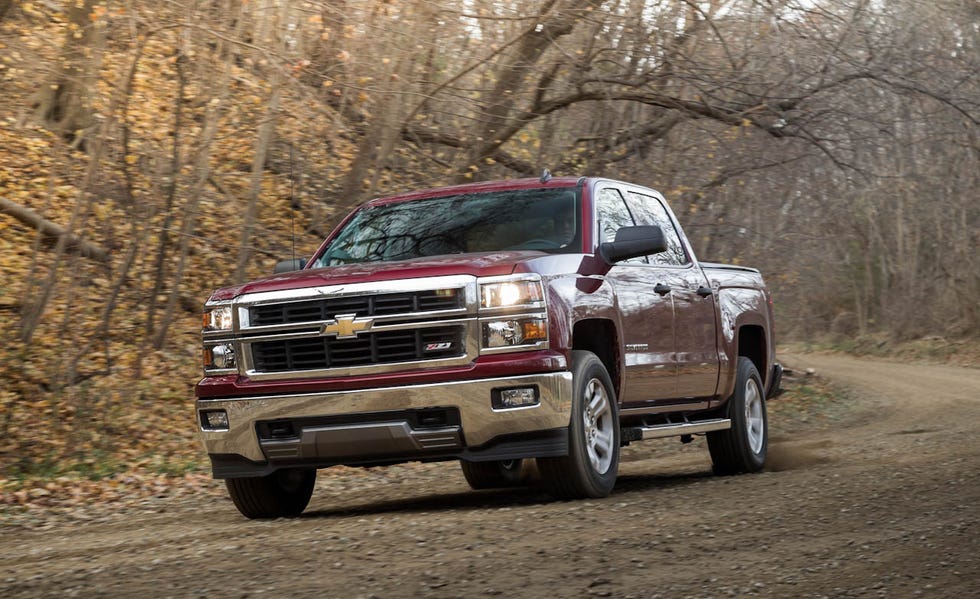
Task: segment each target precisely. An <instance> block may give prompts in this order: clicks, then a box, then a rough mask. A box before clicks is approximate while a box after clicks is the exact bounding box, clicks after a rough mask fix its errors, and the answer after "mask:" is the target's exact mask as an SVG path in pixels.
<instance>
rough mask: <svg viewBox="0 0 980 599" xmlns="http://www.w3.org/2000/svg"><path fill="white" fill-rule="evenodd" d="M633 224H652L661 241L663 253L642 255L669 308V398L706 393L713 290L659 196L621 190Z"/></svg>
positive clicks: (714, 367) (711, 377)
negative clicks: (664, 288)
mask: <svg viewBox="0 0 980 599" xmlns="http://www.w3.org/2000/svg"><path fill="white" fill-rule="evenodd" d="M627 197H628V200H629V207H630V211H631V212H632V215H633V217H634V219H635V220H636V222H637V224H640V225H657V226H659V227H660V228H661V229H662V230H663V232H664V237H665V238H666V240H667V251H666V252H662V253H660V254H654V255H651V256H647V259H648V261H649V262H650V264H651V267H652V268H655V269H656V277H655V278H657V279H658V280H660V279H663V280H664V281H668V283H667V284H668V285H669V286H670V298H671V301H672V303H673V308H674V354H673V362H674V363H675V365H676V367H677V375H676V386H675V395H674V397H675V398H678V399H682V398H695V397H709V396H712V395H714V394H715V388H716V386H717V384H718V347H717V337H716V335H715V305H714V293H713V291H712V290H711V288H710V284H709V283H708V279H707V277H705V275H704V272H703V271H702V270H701V267H700V266H698V265H697V264H696V263H695V261H694V260H693V258H692V257H691V256H690V255H689V252H688V251H687V250H686V249H685V245H684V243H683V242H682V241H681V237H680V233H679V232H678V227H677V224H676V223H675V222H674V220H673V219H672V218H671V215H670V212H669V211H668V209H667V206H666V204H665V203H664V202H663V200H662V199H661V198H658V197H656V196H654V195H653V194H650V193H643V192H642V191H638V190H633V189H630V190H628V191H627Z"/></svg>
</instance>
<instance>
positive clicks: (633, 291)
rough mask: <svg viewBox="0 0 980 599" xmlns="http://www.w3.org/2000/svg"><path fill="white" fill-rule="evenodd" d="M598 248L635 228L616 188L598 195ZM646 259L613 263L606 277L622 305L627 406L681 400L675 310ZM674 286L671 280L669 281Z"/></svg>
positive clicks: (623, 395)
mask: <svg viewBox="0 0 980 599" xmlns="http://www.w3.org/2000/svg"><path fill="white" fill-rule="evenodd" d="M595 206H596V217H597V218H598V228H597V229H596V230H597V231H598V232H599V239H598V240H597V242H598V243H602V242H604V241H613V240H614V239H615V237H616V231H618V230H619V229H620V228H622V227H630V226H633V225H634V224H635V223H634V221H633V218H632V216H631V215H630V213H629V209H628V208H627V207H626V202H625V199H624V197H623V194H622V193H621V192H620V190H619V189H617V188H616V187H613V186H606V187H600V188H599V189H598V190H597V193H596V201H595ZM651 274H652V272H651V268H650V265H649V263H648V262H647V260H646V258H645V257H641V258H635V259H631V260H624V261H623V262H619V263H617V264H614V265H613V266H612V268H610V270H609V272H608V273H607V274H606V280H608V281H609V282H610V283H611V284H612V286H613V288H614V289H615V290H616V297H617V299H618V301H619V311H620V314H621V319H622V329H621V330H622V334H623V343H624V348H623V351H624V354H623V357H624V362H625V365H626V372H625V373H624V377H623V385H622V391H621V395H622V397H620V398H619V399H620V401H621V402H622V403H623V404H624V407H637V406H639V405H641V404H643V403H644V402H648V401H652V400H660V399H669V398H672V397H676V388H675V376H676V368H675V364H674V308H673V301H672V298H671V294H670V293H657V292H656V291H655V290H654V287H655V286H656V285H657V283H656V282H653V281H652V279H651ZM664 284H665V285H667V286H669V284H670V281H666V280H665V281H664Z"/></svg>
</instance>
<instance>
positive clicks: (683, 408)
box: [619, 401, 711, 416]
mask: <svg viewBox="0 0 980 599" xmlns="http://www.w3.org/2000/svg"><path fill="white" fill-rule="evenodd" d="M710 406H711V402H709V401H699V402H692V403H672V404H660V405H655V406H644V407H642V408H619V415H620V416H637V415H639V414H663V413H665V412H691V411H695V410H707V409H708V408H709V407H710Z"/></svg>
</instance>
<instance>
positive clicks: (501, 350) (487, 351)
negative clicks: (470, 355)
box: [477, 312, 551, 356]
mask: <svg viewBox="0 0 980 599" xmlns="http://www.w3.org/2000/svg"><path fill="white" fill-rule="evenodd" d="M531 318H534V319H537V320H543V321H545V323H546V325H548V324H550V323H549V322H548V313H547V312H533V313H530V314H524V313H520V314H497V315H494V316H481V317H480V318H479V325H478V326H477V334H478V335H479V337H478V339H477V342H478V343H479V345H480V355H481V356H487V355H493V354H508V353H511V352H517V351H532V350H536V349H548V348H549V347H551V338H550V336H549V338H548V339H545V340H544V341H535V342H534V343H525V344H522V345H506V346H503V347H483V323H485V322H493V321H498V320H528V319H531ZM546 329H547V326H546ZM549 335H550V331H549Z"/></svg>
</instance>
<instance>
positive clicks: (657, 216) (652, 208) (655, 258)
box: [629, 191, 689, 266]
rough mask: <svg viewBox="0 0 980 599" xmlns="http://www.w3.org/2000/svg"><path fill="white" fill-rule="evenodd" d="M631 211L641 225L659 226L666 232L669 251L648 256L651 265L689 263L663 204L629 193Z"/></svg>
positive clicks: (651, 197)
mask: <svg viewBox="0 0 980 599" xmlns="http://www.w3.org/2000/svg"><path fill="white" fill-rule="evenodd" d="M629 198H630V211H631V212H632V213H633V216H634V217H635V218H636V222H637V224H640V225H657V226H659V227H660V228H661V229H662V230H663V232H664V239H666V240H667V251H665V252H660V253H659V254H652V255H650V256H647V259H648V260H649V261H650V264H660V265H662V266H683V265H685V264H687V263H688V262H689V260H688V259H687V254H686V253H685V252H684V246H683V245H682V244H681V238H680V236H679V235H678V234H677V229H675V228H674V223H673V222H672V221H671V220H670V214H669V213H668V212H667V208H666V207H665V206H664V205H663V203H662V202H661V201H660V200H659V199H657V198H655V197H653V196H648V195H643V194H641V193H636V192H633V191H631V192H629Z"/></svg>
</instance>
